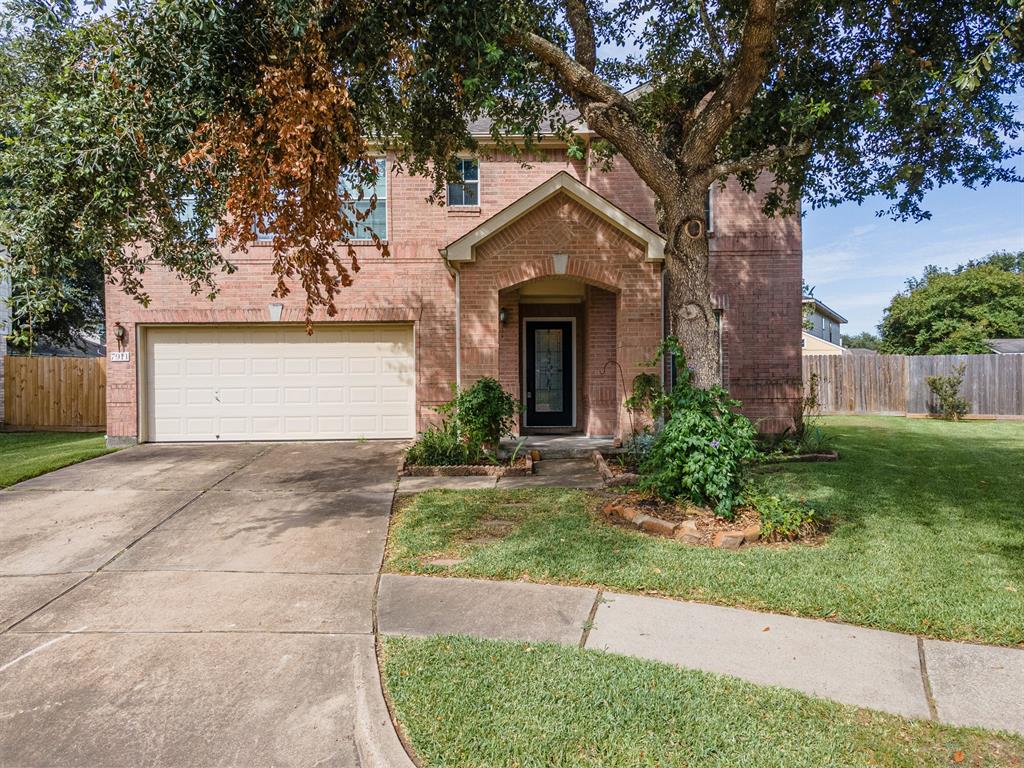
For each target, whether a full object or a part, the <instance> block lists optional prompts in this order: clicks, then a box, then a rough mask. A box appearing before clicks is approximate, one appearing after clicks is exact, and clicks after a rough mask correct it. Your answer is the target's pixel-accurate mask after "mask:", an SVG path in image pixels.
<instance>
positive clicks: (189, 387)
mask: <svg viewBox="0 0 1024 768" xmlns="http://www.w3.org/2000/svg"><path fill="white" fill-rule="evenodd" d="M145 348H146V351H145V354H146V361H145V368H144V370H145V372H146V379H147V387H146V394H147V396H146V400H145V403H144V405H143V407H144V408H145V411H146V424H147V435H146V436H147V439H148V440H152V441H173V440H328V439H335V440H338V439H349V438H362V437H367V438H396V437H411V436H412V435H413V434H414V432H415V427H416V423H415V418H414V406H415V388H416V366H415V358H414V354H413V333H412V326H407V325H403V326H396V325H347V324H346V325H331V326H316V327H315V330H314V333H313V335H312V336H308V335H307V334H306V331H305V328H303V327H302V326H290V325H289V326H272V327H268V326H255V327H249V328H245V327H238V326H231V327H228V326H224V327H218V326H206V327H203V326H190V327H175V328H150V329H148V330H147V331H146V334H145Z"/></svg>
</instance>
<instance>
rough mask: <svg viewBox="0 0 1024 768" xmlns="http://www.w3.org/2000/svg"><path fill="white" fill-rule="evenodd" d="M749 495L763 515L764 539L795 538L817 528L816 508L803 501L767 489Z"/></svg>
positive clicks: (762, 530) (762, 529) (752, 502)
mask: <svg viewBox="0 0 1024 768" xmlns="http://www.w3.org/2000/svg"><path fill="white" fill-rule="evenodd" d="M748 496H749V497H750V498H749V501H750V503H751V504H752V505H753V507H754V508H755V509H756V510H757V512H758V514H759V515H760V516H761V538H763V539H766V540H769V541H772V540H776V541H777V540H780V539H784V540H790V539H795V538H797V537H798V536H802V535H806V534H808V533H811V532H812V531H814V530H815V529H816V528H817V519H816V517H815V514H814V510H813V509H811V508H810V507H809V506H807V505H806V504H804V503H803V502H800V501H795V500H793V499H790V498H787V497H785V496H780V495H777V494H774V493H770V492H768V491H765V490H757V491H751V492H750V493H749V494H748Z"/></svg>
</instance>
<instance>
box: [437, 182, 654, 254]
mask: <svg viewBox="0 0 1024 768" xmlns="http://www.w3.org/2000/svg"><path fill="white" fill-rule="evenodd" d="M560 192H562V193H565V194H566V195H568V196H569V197H571V198H572V199H573V200H575V201H576V202H578V203H579V204H580V205H582V206H584V207H585V208H588V209H589V210H591V211H593V212H594V213H596V214H597V215H598V216H600V217H601V218H602V219H604V220H605V221H607V222H608V223H609V224H611V225H612V226H614V227H616V228H617V229H619V230H621V231H622V232H624V233H625V234H626V235H628V236H629V237H631V238H633V239H634V240H638V241H639V242H641V243H644V244H645V245H646V246H647V260H648V261H663V260H664V259H665V238H663V237H662V236H661V235H659V234H658V233H657V232H655V231H654V230H653V229H651V228H650V227H648V226H647V225H646V224H644V223H642V222H641V221H639V220H638V219H635V218H633V217H632V216H630V215H629V214H628V213H626V212H625V211H624V210H622V209H621V208H619V207H618V206H616V205H614V204H612V203H611V202H610V201H608V200H606V199H605V198H603V197H601V195H599V194H598V193H597V192H595V191H594V190H592V189H591V188H590V187H588V186H587V185H586V184H584V183H583V182H581V181H580V180H579V179H577V178H576V177H574V176H571V175H569V174H568V173H566V172H565V171H559V172H558V173H556V174H555V175H554V176H552V177H551V178H550V179H548V180H547V181H545V182H544V183H543V184H541V185H540V186H539V187H537V188H535V189H534V190H532V191H530V192H527V193H526V194H525V195H523V196H522V197H521V198H519V199H518V200H516V201H515V202H514V203H512V204H510V205H508V206H506V207H505V208H503V209H502V210H501V211H499V212H498V213H496V214H494V215H493V216H491V218H489V219H487V221H484V222H483V223H481V224H480V225H479V226H477V227H474V228H473V229H471V230H470V231H469V232H467V233H466V234H464V235H463V236H462V237H460V238H459V239H458V240H455V241H453V242H451V243H449V244H448V246H447V247H446V248H442V249H441V255H442V256H444V257H445V258H446V259H448V261H473V260H474V258H475V256H476V254H475V250H476V247H477V246H478V245H480V244H481V243H482V242H484V241H485V240H487V239H488V238H490V237H493V236H494V235H496V234H497V233H498V232H500V231H501V230H503V229H504V228H505V227H507V226H509V225H510V224H512V223H513V222H515V221H518V220H519V219H521V218H522V217H523V216H525V215H526V214H528V213H529V212H530V211H532V210H533V209H534V208H536V207H537V206H539V205H540V204H541V203H543V202H545V201H547V200H549V199H550V198H552V197H554V196H555V195H557V194H559V193H560Z"/></svg>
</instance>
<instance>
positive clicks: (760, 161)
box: [708, 141, 811, 181]
mask: <svg viewBox="0 0 1024 768" xmlns="http://www.w3.org/2000/svg"><path fill="white" fill-rule="evenodd" d="M810 153H811V142H809V141H801V142H800V143H799V144H794V145H792V146H787V147H773V148H771V149H766V150H764V151H763V152H755V153H754V154H752V155H747V156H746V157H743V158H740V159H738V160H725V161H723V162H721V163H717V164H715V165H713V166H711V168H710V169H709V170H708V180H709V181H714V180H715V179H724V178H725V177H726V176H733V175H735V174H737V173H757V172H759V171H763V170H764V169H765V168H769V167H771V166H772V165H775V164H776V163H781V162H785V161H786V160H792V159H794V158H797V157H804V156H806V155H809V154H810Z"/></svg>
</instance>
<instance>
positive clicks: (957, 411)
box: [925, 364, 970, 421]
mask: <svg viewBox="0 0 1024 768" xmlns="http://www.w3.org/2000/svg"><path fill="white" fill-rule="evenodd" d="M965 370H967V366H966V365H963V364H960V365H958V366H956V367H954V368H953V375H951V376H929V377H928V378H927V379H925V381H927V382H928V389H930V390H931V391H932V394H933V395H935V397H936V398H938V401H939V408H940V409H941V411H942V418H944V419H951V420H952V421H960V419H962V418H963V417H964V416H966V415H967V412H968V411H969V410H970V404H969V403H968V402H967V400H966V399H965V398H964V397H963V396H961V394H960V387H962V386H963V383H964V371H965Z"/></svg>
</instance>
